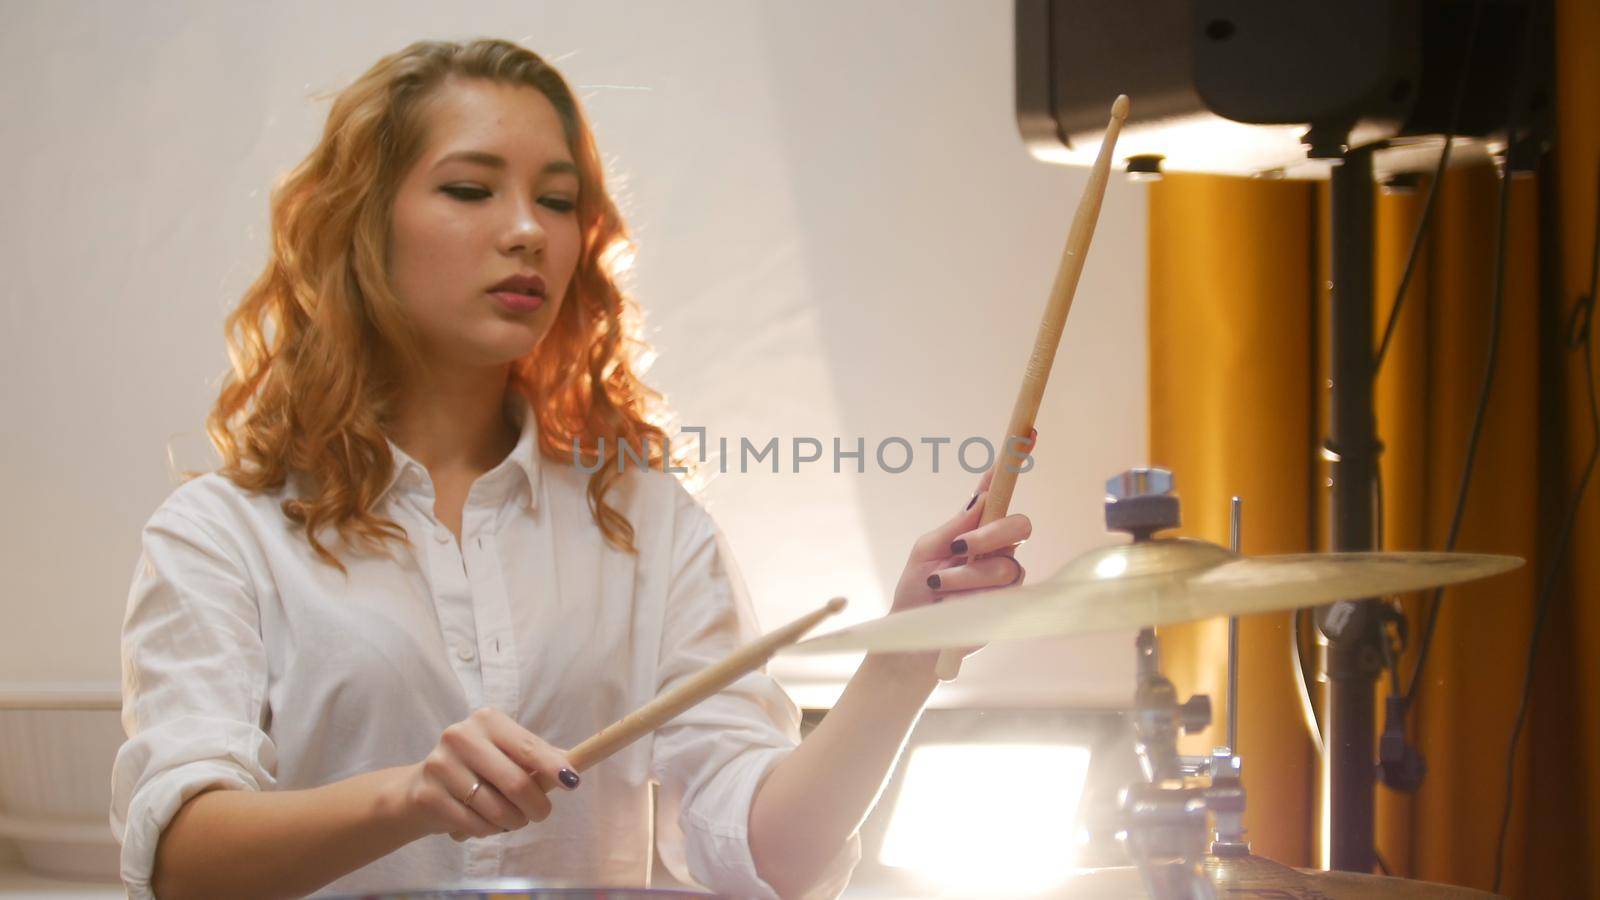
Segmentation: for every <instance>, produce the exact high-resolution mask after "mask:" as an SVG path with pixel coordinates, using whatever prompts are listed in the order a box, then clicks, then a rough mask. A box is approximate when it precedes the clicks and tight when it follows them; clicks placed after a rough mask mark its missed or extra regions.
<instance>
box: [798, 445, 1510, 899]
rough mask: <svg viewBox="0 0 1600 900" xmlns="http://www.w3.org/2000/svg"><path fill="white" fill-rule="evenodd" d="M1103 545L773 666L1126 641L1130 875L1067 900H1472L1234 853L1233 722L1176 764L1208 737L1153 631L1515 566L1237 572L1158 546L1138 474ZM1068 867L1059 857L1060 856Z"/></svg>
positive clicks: (1159, 497)
mask: <svg viewBox="0 0 1600 900" xmlns="http://www.w3.org/2000/svg"><path fill="white" fill-rule="evenodd" d="M1106 491H1107V496H1106V503H1105V519H1106V526H1107V529H1108V530H1110V531H1122V532H1126V533H1127V534H1129V535H1131V537H1132V541H1131V542H1128V543H1122V544H1115V545H1112V546H1109V547H1105V548H1102V549H1098V550H1093V551H1090V552H1088V553H1085V554H1083V555H1081V556H1079V557H1078V558H1076V559H1075V560H1073V561H1071V562H1069V563H1068V564H1067V565H1066V566H1064V567H1063V568H1062V569H1061V571H1060V572H1058V573H1057V574H1055V575H1054V576H1052V577H1050V578H1049V579H1046V580H1045V581H1042V582H1040V583H1038V584H1036V585H1031V586H1020V587H1014V588H1005V589H1001V590H998V591H993V592H989V593H986V594H984V595H980V596H977V597H973V598H971V599H969V600H962V601H959V602H953V603H952V602H946V603H941V604H936V605H932V606H925V607H922V608H920V609H915V610H909V611H906V612H901V613H896V614H894V615H890V616H885V617H883V618H881V619H877V620H875V621H871V622H867V623H864V624H861V625H857V626H853V627H850V628H845V629H840V630H838V631H834V632H832V633H829V634H824V635H821V636H819V637H816V638H812V639H810V640H807V641H802V642H800V643H798V644H795V645H793V646H792V647H788V648H785V650H784V651H783V652H789V653H796V654H808V653H838V652H846V651H855V652H860V651H866V652H900V651H916V650H923V651H926V650H937V649H943V648H949V647H970V646H973V645H976V644H987V643H990V642H993V641H1003V640H1017V639H1024V638H1042V637H1071V636H1080V635H1091V634H1099V633H1104V632H1126V631H1136V632H1137V635H1138V636H1137V639H1136V641H1135V648H1134V649H1135V653H1136V654H1137V661H1138V665H1137V670H1136V671H1137V674H1136V684H1135V688H1134V694H1133V705H1132V709H1131V715H1130V717H1129V718H1130V721H1131V724H1132V726H1133V735H1134V750H1135V752H1136V753H1137V754H1138V757H1139V763H1140V768H1141V770H1142V775H1143V780H1142V781H1140V782H1137V783H1134V784H1130V785H1128V786H1127V787H1126V788H1125V789H1124V790H1123V791H1122V793H1121V798H1120V811H1119V812H1120V815H1119V821H1118V837H1119V838H1120V839H1121V841H1122V843H1123V846H1124V847H1125V848H1126V850H1127V853H1128V856H1129V857H1130V859H1131V861H1132V862H1133V863H1134V865H1133V866H1130V867H1120V868H1108V869H1097V870H1089V871H1085V872H1082V873H1080V874H1078V875H1077V876H1075V877H1073V878H1071V879H1070V880H1068V881H1067V882H1066V883H1064V884H1063V885H1061V886H1060V888H1059V891H1058V893H1057V894H1055V895H1056V896H1061V897H1069V898H1096V900H1099V898H1110V897H1119V898H1120V897H1151V898H1156V900H1215V898H1218V897H1225V896H1249V897H1274V898H1284V900H1289V898H1306V900H1312V898H1315V900H1363V898H1375V897H1399V898H1436V900H1466V898H1471V897H1487V896H1490V895H1488V894H1484V893H1482V892H1479V891H1474V890H1470V889H1466V888H1459V887H1453V886H1448V885H1440V884H1433V883H1428V882H1419V881H1408V880H1405V879H1399V878H1388V877H1380V876H1374V875H1368V874H1364V873H1352V872H1323V871H1315V870H1301V869H1294V868H1291V867H1288V866H1284V865H1280V864H1278V863H1276V862H1273V861H1271V860H1268V859H1265V858H1262V857H1259V856H1253V855H1251V853H1250V845H1249V843H1248V842H1246V841H1245V839H1244V828H1243V818H1244V810H1245V794H1244V788H1243V783H1242V775H1243V761H1242V760H1241V758H1240V756H1239V754H1238V753H1237V752H1236V747H1237V744H1236V728H1235V725H1234V722H1233V721H1232V718H1233V717H1232V716H1231V715H1230V722H1229V728H1228V732H1229V733H1228V744H1227V746H1224V747H1219V748H1217V749H1215V750H1214V751H1212V753H1211V754H1210V755H1209V756H1203V757H1191V756H1182V755H1180V754H1179V753H1178V748H1177V740H1178V734H1179V732H1180V730H1181V731H1183V732H1189V733H1193V732H1197V731H1200V730H1202V729H1204V728H1206V727H1207V726H1209V725H1210V724H1211V702H1210V698H1209V697H1207V696H1205V695H1203V694H1201V695H1196V696H1193V697H1190V698H1188V699H1187V700H1180V699H1179V696H1178V692H1177V690H1176V689H1175V688H1174V686H1173V684H1172V682H1171V681H1170V680H1168V679H1167V678H1166V677H1165V676H1164V675H1162V674H1161V668H1160V653H1159V646H1158V642H1157V638H1156V628H1157V627H1159V626H1163V625H1170V624H1177V623H1181V622H1192V621H1198V620H1201V619H1209V618H1214V617H1223V616H1230V617H1236V616H1239V615H1249V614H1254V613H1265V612H1279V611H1286V610H1293V609H1299V608H1302V607H1307V606H1316V605H1320V604H1326V603H1332V602H1334V601H1339V600H1355V599H1362V598H1366V597H1383V596H1389V595H1393V594H1400V593H1405V592H1409V591H1415V590H1420V589H1423V588H1431V587H1442V586H1445V585H1450V584H1458V583H1461V582H1465V581H1471V580H1474V579H1479V578H1487V577H1489V576H1492V575H1498V574H1500V573H1502V572H1507V571H1510V570H1512V569H1515V568H1517V567H1518V566H1520V565H1522V562H1523V561H1522V560H1521V559H1520V558H1518V557H1514V556H1499V555H1493V554H1468V553H1304V554H1288V555H1277V556H1257V557H1247V556H1242V555H1240V554H1239V553H1238V527H1237V516H1238V509H1239V507H1238V504H1237V503H1236V504H1235V506H1234V514H1235V517H1236V518H1235V528H1234V539H1233V544H1234V547H1233V549H1227V548H1224V547H1221V546H1218V545H1217V544H1213V543H1209V542H1206V541H1200V540H1194V539H1190V538H1163V537H1157V534H1158V533H1159V532H1162V531H1165V530H1167V529H1171V528H1175V527H1177V526H1178V524H1179V504H1178V498H1177V496H1176V495H1175V493H1174V492H1173V479H1172V475H1171V473H1170V472H1167V471H1165V470H1162V469H1153V468H1146V469H1133V470H1129V471H1127V472H1124V473H1122V474H1120V475H1118V476H1117V477H1115V478H1112V479H1111V480H1110V481H1109V482H1108V483H1107V485H1106ZM1228 668H1229V677H1228V684H1229V686H1230V688H1229V694H1230V696H1229V698H1228V709H1229V710H1234V709H1237V708H1238V707H1237V704H1236V702H1235V701H1236V693H1237V691H1236V688H1235V687H1234V686H1235V685H1237V683H1238V682H1237V660H1236V659H1235V658H1234V654H1233V653H1231V652H1230V654H1229V660H1228ZM1063 852H1066V848H1063Z"/></svg>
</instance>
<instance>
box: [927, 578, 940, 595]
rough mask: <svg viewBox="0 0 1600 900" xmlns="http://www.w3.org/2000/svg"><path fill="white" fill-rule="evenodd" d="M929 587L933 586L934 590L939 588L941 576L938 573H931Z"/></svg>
mask: <svg viewBox="0 0 1600 900" xmlns="http://www.w3.org/2000/svg"><path fill="white" fill-rule="evenodd" d="M928 587H931V588H933V589H934V590H936V591H937V590H938V589H939V576H937V575H929V576H928Z"/></svg>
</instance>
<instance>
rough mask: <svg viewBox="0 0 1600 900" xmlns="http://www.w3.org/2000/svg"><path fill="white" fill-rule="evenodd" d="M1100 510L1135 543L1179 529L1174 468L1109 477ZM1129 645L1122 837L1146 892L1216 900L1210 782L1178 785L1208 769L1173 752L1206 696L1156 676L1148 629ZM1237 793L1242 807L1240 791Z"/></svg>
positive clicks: (1203, 721) (1200, 720) (1205, 712)
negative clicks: (1132, 672) (1129, 771)
mask: <svg viewBox="0 0 1600 900" xmlns="http://www.w3.org/2000/svg"><path fill="white" fill-rule="evenodd" d="M1105 514H1106V527H1107V528H1108V529H1111V530H1115V531H1126V532H1128V533H1129V534H1131V535H1132V536H1133V539H1134V540H1135V541H1147V540H1150V539H1151V537H1152V536H1153V535H1154V534H1155V533H1156V532H1157V531H1161V530H1164V529H1168V528H1174V527H1177V525H1178V521H1179V515H1178V498H1177V497H1176V496H1174V495H1173V493H1172V473H1171V472H1168V471H1166V470H1164V469H1131V470H1129V471H1127V472H1123V473H1122V474H1121V475H1118V476H1117V477H1115V478H1112V479H1111V480H1110V481H1108V482H1107V483H1106V509H1105ZM1135 646H1136V649H1137V653H1138V687H1137V689H1136V691H1135V693H1134V704H1133V706H1134V708H1133V730H1134V749H1135V750H1136V751H1137V752H1138V754H1139V764H1140V767H1141V769H1142V770H1143V772H1144V776H1145V779H1146V781H1145V783H1135V784H1131V785H1129V786H1128V787H1127V788H1125V789H1123V791H1122V794H1121V812H1122V820H1123V821H1122V824H1123V827H1122V831H1121V835H1120V836H1121V838H1122V841H1123V845H1124V846H1125V847H1126V848H1127V850H1128V854H1129V855H1130V856H1131V857H1132V858H1133V861H1134V863H1135V864H1136V865H1137V866H1138V867H1139V876H1140V878H1141V879H1142V880H1143V881H1144V886H1145V891H1146V892H1147V893H1148V894H1149V895H1150V896H1151V897H1155V898H1159V900H1216V890H1215V888H1214V887H1213V886H1212V884H1211V881H1210V879H1208V878H1207V877H1206V872H1205V854H1206V837H1207V827H1206V826H1207V819H1208V814H1209V810H1210V802H1211V798H1210V796H1209V795H1210V792H1211V788H1209V787H1189V786H1186V785H1185V783H1184V777H1185V776H1186V775H1194V774H1200V773H1201V772H1202V770H1203V769H1208V768H1209V765H1208V762H1209V761H1201V760H1193V759H1185V758H1183V757H1180V756H1179V755H1178V729H1180V728H1182V729H1183V730H1184V731H1185V732H1188V733H1194V732H1196V731H1200V730H1201V729H1203V728H1205V727H1206V726H1207V725H1209V724H1211V698H1210V697H1208V696H1206V695H1204V694H1197V695H1195V696H1193V697H1190V698H1189V699H1188V700H1186V701H1184V702H1182V703H1179V702H1178V693H1177V689H1176V688H1174V687H1173V685H1172V681H1171V680H1170V679H1168V678H1167V677H1166V676H1165V675H1163V674H1161V657H1160V652H1159V650H1158V647H1157V643H1156V632H1155V629H1154V628H1145V629H1142V630H1141V631H1140V632H1139V637H1138V639H1137V641H1136V644H1135ZM1219 799H1221V798H1219ZM1239 799H1240V803H1241V805H1242V796H1240V798H1239Z"/></svg>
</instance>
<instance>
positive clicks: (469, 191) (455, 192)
mask: <svg viewBox="0 0 1600 900" xmlns="http://www.w3.org/2000/svg"><path fill="white" fill-rule="evenodd" d="M439 190H442V191H444V192H445V193H446V194H449V195H450V196H452V197H455V198H456V199H457V200H482V199H483V198H485V197H487V196H489V192H488V191H485V190H483V189H481V188H469V187H445V188H440V189H439ZM467 195H471V196H467Z"/></svg>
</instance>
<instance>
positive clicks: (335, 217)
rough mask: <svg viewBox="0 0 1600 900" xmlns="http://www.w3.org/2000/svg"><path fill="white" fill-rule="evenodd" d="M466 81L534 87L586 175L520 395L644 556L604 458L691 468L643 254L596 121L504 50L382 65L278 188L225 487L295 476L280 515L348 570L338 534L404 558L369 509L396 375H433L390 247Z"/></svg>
mask: <svg viewBox="0 0 1600 900" xmlns="http://www.w3.org/2000/svg"><path fill="white" fill-rule="evenodd" d="M451 78H464V79H484V80H489V81H492V82H496V83H501V84H512V85H528V86H530V87H533V88H535V89H537V90H538V91H540V92H541V93H542V94H543V95H544V96H545V97H547V98H548V99H549V100H550V102H551V103H552V104H553V105H554V106H555V108H556V111H557V113H558V114H559V116H560V118H561V122H562V125H563V129H564V131H565V136H566V141H567V146H568V149H569V151H570V152H571V153H572V157H573V160H574V161H575V162H576V163H577V167H578V173H579V196H578V205H577V215H578V221H579V227H580V232H581V234H582V239H583V241H582V250H581V252H580V255H579V259H578V264H577V269H576V272H575V273H574V275H573V279H572V284H571V285H570V287H569V288H568V291H567V295H566V296H565V297H564V298H563V300H562V305H561V308H560V312H559V313H558V316H557V318H556V320H555V322H554V323H553V324H552V326H551V328H550V332H549V333H548V334H547V335H546V336H545V338H544V339H543V340H542V341H541V342H540V344H539V345H538V347H537V348H536V349H535V350H534V351H531V352H530V353H528V354H527V355H526V356H524V357H522V358H521V359H519V360H517V361H515V362H514V363H513V364H512V366H511V373H510V377H509V383H508V390H518V391H521V392H522V393H523V394H524V396H526V397H527V398H528V402H529V410H530V412H531V413H532V414H534V415H535V416H537V425H538V429H539V452H540V454H541V456H543V457H544V458H546V459H549V460H551V461H552V462H555V463H557V464H568V465H570V464H571V463H572V462H573V459H574V457H575V456H576V457H577V458H578V459H580V460H581V461H582V462H583V465H584V468H585V469H586V470H587V469H589V468H591V467H593V466H596V465H598V469H596V470H595V471H594V472H593V474H592V475H590V477H589V482H588V499H589V509H590V512H591V513H592V514H593V516H594V519H595V522H596V524H597V525H598V526H599V528H600V530H601V532H602V533H603V535H604V537H605V539H606V540H607V541H608V542H609V543H611V544H612V545H614V546H616V547H617V548H619V549H622V550H624V551H626V552H630V553H637V549H636V548H635V547H634V545H633V533H634V532H633V526H632V525H631V524H630V523H629V522H628V520H627V517H626V516H624V515H622V514H621V513H620V512H618V511H617V510H616V509H614V508H612V507H610V506H608V505H607V504H606V501H605V497H606V493H607V491H608V489H609V488H610V487H611V486H612V484H613V483H614V482H615V481H616V480H617V479H618V478H619V477H621V469H620V467H618V466H611V465H604V464H603V463H604V462H605V461H606V460H607V458H608V457H610V456H611V455H610V454H607V453H605V452H603V451H604V449H605V445H606V444H609V445H610V446H611V447H613V448H616V447H619V446H620V444H621V443H622V442H626V443H627V444H628V445H629V446H630V447H639V448H641V455H643V456H644V457H645V458H646V459H648V461H649V464H650V465H651V466H656V465H662V467H663V468H665V463H668V462H676V463H677V464H679V465H680V466H682V467H683V468H689V466H690V463H691V461H690V460H688V459H687V458H684V457H682V456H681V455H680V454H674V457H675V459H672V460H666V459H664V458H663V453H664V448H666V447H668V446H669V445H668V443H667V442H666V439H665V436H664V435H665V431H664V426H665V425H666V424H667V422H668V421H669V420H670V418H671V414H670V411H669V410H668V409H667V406H666V404H665V402H664V398H663V397H662V395H661V394H659V393H658V392H656V391H655V390H653V389H651V388H650V387H648V386H646V385H645V384H644V383H643V382H642V381H641V380H640V378H639V370H640V369H641V368H642V366H641V365H640V361H641V359H643V358H644V354H646V353H648V352H649V348H648V346H647V345H646V344H644V343H643V341H641V340H640V338H639V333H640V327H641V325H642V321H641V316H640V313H639V310H638V308H637V306H636V305H635V303H634V302H633V301H632V299H631V298H630V297H629V296H628V294H627V293H625V292H624V291H623V289H622V288H621V286H620V284H619V276H621V274H622V273H623V271H624V270H625V269H626V267H627V265H628V262H629V261H630V260H631V259H632V255H633V250H634V244H633V241H632V238H631V237H630V235H629V232H628V228H627V225H626V224H625V223H624V221H623V219H622V217H621V215H620V214H619V213H618V211H617V208H616V205H615V203H614V202H613V201H612V198H611V196H610V194H609V193H607V191H606V187H605V181H604V171H603V165H602V162H601V160H600V155H599V151H598V149H597V148H596V146H595V141H594V135H593V133H592V132H591V130H590V128H589V124H588V122H587V120H586V118H585V116H584V113H583V110H582V109H581V107H580V106H579V104H578V101H577V99H576V98H575V97H574V96H573V93H572V90H571V88H570V87H569V86H568V85H567V83H566V80H565V79H563V78H562V76H561V74H560V73H559V72H557V71H556V70H555V69H554V68H552V67H551V66H550V65H549V64H548V63H546V62H545V61H544V60H543V59H541V58H540V57H539V56H538V55H537V54H535V53H533V52H532V51H530V50H528V49H526V48H524V47H521V46H519V45H517V44H514V43H512V42H509V41H504V40H496V39H481V40H475V41H470V42H466V43H456V42H446V41H418V42H416V43H413V44H411V45H410V46H408V47H406V48H405V49H403V50H401V51H399V52H398V53H395V54H392V55H389V56H386V57H384V58H383V59H381V60H379V61H378V62H377V64H375V65H374V66H373V67H372V68H371V69H369V70H368V71H367V72H366V73H365V74H363V75H362V76H361V77H359V78H357V79H356V80H355V82H354V83H352V84H350V85H349V86H348V87H346V88H344V89H343V90H342V91H340V92H339V93H338V94H337V96H336V97H335V98H334V102H333V106H332V109H331V110H330V111H329V113H328V120H327V124H326V125H325V127H324V128H323V132H322V138H321V140H320V141H319V142H318V144H317V146H316V147H315V148H314V149H313V150H312V151H311V153H310V154H309V155H308V156H307V157H306V159H305V160H304V161H303V162H301V163H300V164H299V165H298V166H296V167H295V168H294V169H293V170H292V171H291V172H290V173H289V174H288V175H286V176H284V177H283V178H282V179H280V181H279V182H278V184H277V186H276V187H275V188H274V189H273V191H272V197H271V220H272V248H271V258H270V260H269V261H268V263H267V265H266V269H265V271H263V272H262V273H261V275H260V276H259V277H258V278H257V279H256V280H255V282H254V283H253V284H252V285H251V286H250V288H249V290H247V291H246V292H245V294H244V296H243V298H242V299H241V300H240V302H239V305H238V307H237V308H235V309H234V310H233V311H232V312H231V313H230V314H229V316H228V318H227V321H226V324H225V326H224V333H225V337H226V340H227V345H228V352H229V359H230V362H231V365H230V369H229V372H228V373H227V375H226V377H225V379H224V383H223V387H222V389H221V392H220V394H219V395H218V397H217V401H216V403H215V405H214V406H213V407H212V410H211V412H210V414H209V415H208V416H207V418H206V433H207V435H208V436H209V438H210V440H211V443H212V445H213V446H214V447H215V448H216V449H217V451H218V452H219V453H220V454H221V456H222V459H223V463H224V464H223V466H221V467H220V468H219V469H218V470H217V471H218V473H219V474H221V475H223V476H225V477H227V478H228V479H230V480H231V481H233V482H234V483H235V484H237V485H239V486H240V487H241V488H244V489H247V490H252V491H264V490H276V489H278V488H281V487H282V486H283V485H284V484H285V482H286V481H287V480H289V479H290V478H291V477H293V478H294V479H295V481H296V486H297V488H298V490H297V493H298V495H299V497H298V498H291V499H288V500H285V501H284V502H283V504H282V509H283V513H284V515H286V516H287V517H288V518H289V519H290V520H292V521H293V522H295V523H296V524H297V525H299V526H300V527H302V528H303V529H304V531H305V535H306V539H307V540H308V541H309V542H310V544H311V547H312V549H313V550H314V551H315V552H316V554H317V556H318V557H319V558H321V559H322V560H323V561H325V562H327V563H328V564H329V565H332V566H335V567H337V568H338V569H340V571H346V570H345V567H344V565H343V564H342V563H340V561H339V559H338V558H337V557H336V556H335V555H334V554H333V553H332V552H331V551H330V550H329V549H328V548H327V547H325V546H324V545H323V544H322V543H321V542H320V541H318V539H317V532H318V531H319V530H321V529H322V528H323V527H324V526H332V527H334V528H336V529H337V530H338V533H339V536H340V538H341V539H342V540H343V541H344V542H345V543H346V544H347V545H353V546H357V547H359V548H361V549H365V550H368V551H381V550H382V549H383V545H384V543H385V541H388V540H393V541H396V542H397V543H399V544H402V545H403V544H404V543H405V542H406V534H405V530H404V529H403V528H401V526H400V525H399V524H398V523H396V522H395V521H394V520H392V519H389V518H386V517H382V516H378V515H375V514H374V513H373V512H372V509H371V507H372V506H373V504H374V502H375V500H376V499H377V498H378V495H379V493H380V492H381V491H382V490H383V487H384V485H385V484H387V483H388V480H389V478H390V476H391V475H392V473H393V471H394V459H393V455H392V454H391V453H390V451H389V446H388V439H387V437H386V432H385V426H386V425H387V424H389V423H391V422H392V421H393V416H394V414H395V412H396V409H395V403H396V400H397V390H398V384H399V381H398V378H397V373H399V372H401V371H407V370H410V369H414V368H415V367H416V366H417V365H418V363H419V361H420V354H419V342H418V339H417V335H416V333H415V332H414V330H413V326H412V324H411V322H410V321H409V319H408V317H407V316H406V314H405V312H404V310H403V308H402V305H401V303H400V301H399V299H398V298H397V297H396V295H395V293H394V291H393V289H392V286H391V284H390V282H389V278H388V276H387V271H388V268H387V259H386V247H387V236H388V231H389V227H390V221H391V214H392V211H393V203H394V198H395V194H396V192H397V190H398V187H399V184H400V181H401V179H402V178H403V176H404V175H405V173H406V171H407V170H408V169H409V168H410V167H411V166H412V164H413V163H414V162H415V161H416V159H417V158H418V156H419V155H420V154H421V153H422V151H423V149H424V148H423V146H422V145H423V141H424V139H425V134H426V125H427V121H426V120H427V116H426V113H427V102H426V101H427V100H428V98H429V97H430V96H431V95H432V94H433V93H434V92H435V91H436V90H437V89H438V88H439V86H440V85H441V84H443V83H445V81H446V80H447V79H451ZM185 474H186V475H188V476H189V477H194V476H196V475H198V474H201V473H185Z"/></svg>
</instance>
